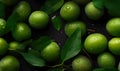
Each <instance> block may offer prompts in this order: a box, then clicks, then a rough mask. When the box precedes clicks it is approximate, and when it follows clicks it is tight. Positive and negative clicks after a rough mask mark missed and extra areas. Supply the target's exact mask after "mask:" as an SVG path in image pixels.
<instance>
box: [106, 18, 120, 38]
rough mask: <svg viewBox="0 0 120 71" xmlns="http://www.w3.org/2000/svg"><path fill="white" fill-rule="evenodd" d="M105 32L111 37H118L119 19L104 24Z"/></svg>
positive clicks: (119, 34) (119, 31) (119, 32)
mask: <svg viewBox="0 0 120 71" xmlns="http://www.w3.org/2000/svg"><path fill="white" fill-rule="evenodd" d="M106 30H107V31H108V33H109V34H110V35H112V36H119V37H120V18H113V19H111V20H109V21H108V22H107V24H106Z"/></svg>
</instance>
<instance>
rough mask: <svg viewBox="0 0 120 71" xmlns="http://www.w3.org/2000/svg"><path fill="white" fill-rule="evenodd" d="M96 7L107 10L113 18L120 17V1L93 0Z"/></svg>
mask: <svg viewBox="0 0 120 71" xmlns="http://www.w3.org/2000/svg"><path fill="white" fill-rule="evenodd" d="M93 2H94V5H95V7H97V8H99V9H103V8H106V9H107V11H108V13H109V14H110V15H112V16H116V17H120V5H119V4H120V0H93Z"/></svg>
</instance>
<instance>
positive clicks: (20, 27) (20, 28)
mask: <svg viewBox="0 0 120 71" xmlns="http://www.w3.org/2000/svg"><path fill="white" fill-rule="evenodd" d="M12 35H13V38H14V39H15V40H16V41H22V40H26V39H28V38H30V37H31V29H30V28H29V26H28V25H27V24H25V23H17V25H16V27H15V28H14V30H13V31H12Z"/></svg>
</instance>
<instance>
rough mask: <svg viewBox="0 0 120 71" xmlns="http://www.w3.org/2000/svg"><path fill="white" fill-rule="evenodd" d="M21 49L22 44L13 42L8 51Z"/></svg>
mask: <svg viewBox="0 0 120 71" xmlns="http://www.w3.org/2000/svg"><path fill="white" fill-rule="evenodd" d="M19 48H20V43H18V42H16V41H13V42H10V44H9V48H8V49H9V50H17V49H19Z"/></svg>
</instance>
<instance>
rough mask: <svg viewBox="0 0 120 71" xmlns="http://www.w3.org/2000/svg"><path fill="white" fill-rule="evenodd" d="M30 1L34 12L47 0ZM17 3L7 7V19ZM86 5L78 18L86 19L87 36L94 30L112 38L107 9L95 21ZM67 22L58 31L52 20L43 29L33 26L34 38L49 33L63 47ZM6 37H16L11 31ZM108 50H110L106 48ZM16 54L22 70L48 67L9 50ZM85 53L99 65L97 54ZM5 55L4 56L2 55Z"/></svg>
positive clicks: (28, 70) (36, 69)
mask: <svg viewBox="0 0 120 71" xmlns="http://www.w3.org/2000/svg"><path fill="white" fill-rule="evenodd" d="M26 1H28V2H29V4H30V5H31V8H32V12H33V11H35V10H39V9H40V7H41V6H42V5H43V4H44V2H45V0H26ZM66 1H67V0H66ZM14 7H15V5H13V6H8V7H6V14H7V15H6V19H7V18H8V17H9V16H10V14H11V13H12V11H13V9H14ZM84 7H85V5H80V8H81V15H80V17H79V18H78V20H80V21H84V22H85V23H86V25H87V33H86V36H87V35H89V34H91V33H94V32H98V33H102V34H104V35H105V36H106V37H107V38H108V40H109V39H110V38H112V36H110V35H109V34H108V33H107V31H106V29H105V26H106V23H107V21H108V20H109V19H111V18H112V17H111V16H110V15H109V14H108V13H107V11H106V10H105V11H104V15H103V16H102V18H100V19H99V20H97V21H93V20H90V19H88V18H87V16H86V15H85V12H84ZM56 14H59V11H58V12H56ZM50 16H53V15H50ZM25 22H26V23H27V24H29V23H28V21H27V20H26V21H25ZM65 24H66V21H64V24H63V27H62V29H61V30H60V31H56V30H55V29H54V28H53V26H52V24H51V22H49V25H48V26H47V28H45V29H43V30H35V29H33V28H32V37H31V38H33V39H37V38H38V37H40V36H43V35H48V36H50V37H51V38H52V39H53V40H55V41H56V42H57V43H58V44H59V45H60V47H62V46H63V45H64V43H65V40H66V39H67V36H66V35H65V33H64V25H65ZM86 36H84V37H83V40H84V39H85V38H86ZM4 38H5V39H9V40H7V41H8V42H11V41H14V39H13V38H12V36H11V33H8V34H6V35H5V36H4ZM106 51H108V50H106ZM9 54H10V55H14V56H16V57H17V58H18V59H19V61H20V64H21V68H20V71H45V70H46V69H47V68H46V67H43V68H39V67H33V66H31V65H29V64H28V63H27V62H26V61H25V60H24V59H23V57H22V56H20V55H19V54H14V53H11V52H8V53H7V54H6V55H9ZM83 54H84V55H87V56H88V57H89V56H90V59H91V61H92V62H93V66H94V67H97V64H96V57H97V55H91V54H89V55H88V54H86V53H83ZM2 57H4V56H2ZM115 57H116V59H117V62H116V65H118V61H119V58H118V56H115ZM71 61H72V59H71V60H69V61H67V62H66V64H67V65H70V64H71ZM70 70H71V67H68V70H67V71H70Z"/></svg>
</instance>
